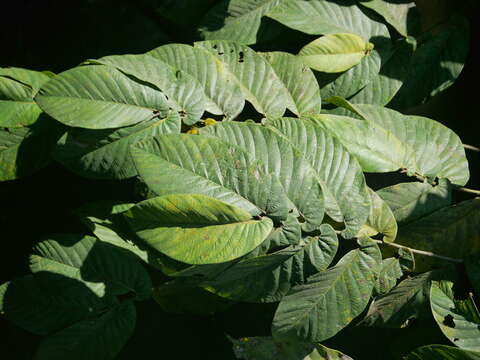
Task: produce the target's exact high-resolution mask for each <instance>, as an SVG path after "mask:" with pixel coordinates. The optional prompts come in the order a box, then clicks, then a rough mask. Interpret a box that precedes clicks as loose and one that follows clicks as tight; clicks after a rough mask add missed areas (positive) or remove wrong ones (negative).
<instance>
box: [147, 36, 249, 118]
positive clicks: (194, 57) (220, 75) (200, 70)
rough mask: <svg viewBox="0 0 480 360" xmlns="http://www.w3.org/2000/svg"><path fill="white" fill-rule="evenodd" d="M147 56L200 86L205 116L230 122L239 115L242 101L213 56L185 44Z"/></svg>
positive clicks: (163, 47) (159, 49)
mask: <svg viewBox="0 0 480 360" xmlns="http://www.w3.org/2000/svg"><path fill="white" fill-rule="evenodd" d="M147 54H148V55H150V56H152V57H154V58H156V59H160V60H161V61H163V62H165V63H167V64H168V65H170V66H171V67H173V68H175V69H179V70H182V71H184V72H185V73H187V74H189V75H191V76H192V77H194V78H195V79H196V80H197V81H198V82H199V83H200V84H201V85H202V86H203V90H204V93H205V100H206V102H205V108H206V110H207V111H208V112H210V113H212V114H216V115H221V114H225V117H226V118H227V119H230V118H235V117H236V116H237V115H238V114H239V113H240V112H241V111H242V109H243V106H244V103H245V98H244V96H243V93H242V91H241V89H240V86H239V85H238V83H237V82H235V81H234V79H233V77H232V75H231V74H230V72H229V70H228V68H227V67H226V65H225V64H224V63H223V62H221V61H218V60H217V59H216V58H215V57H214V56H213V54H211V53H209V52H208V51H204V50H202V49H201V48H200V47H193V46H190V45H184V44H168V45H164V46H160V47H158V48H156V49H154V50H152V51H149V52H148V53H147Z"/></svg>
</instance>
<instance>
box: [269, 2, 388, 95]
mask: <svg viewBox="0 0 480 360" xmlns="http://www.w3.org/2000/svg"><path fill="white" fill-rule="evenodd" d="M267 16H269V17H272V18H273V19H275V20H277V21H279V22H280V23H282V24H284V25H286V26H288V27H291V28H293V29H295V30H299V31H302V32H305V33H307V34H312V35H325V34H332V33H351V34H355V35H359V36H361V37H362V38H363V39H365V40H367V41H369V42H371V43H373V44H374V45H375V48H374V50H373V51H372V52H371V53H370V55H369V56H367V57H366V58H364V59H363V61H362V62H361V63H360V64H359V65H357V66H355V67H353V68H351V69H350V70H348V71H346V72H344V73H342V74H340V75H334V76H332V75H330V74H323V73H318V74H317V77H318V80H319V83H320V84H321V87H322V96H323V98H324V99H326V98H328V97H330V96H343V97H350V96H352V95H354V94H355V93H357V92H358V91H359V90H361V89H362V88H363V87H364V86H366V85H367V84H368V83H369V82H371V81H373V79H375V77H376V76H377V74H378V73H379V70H380V66H381V64H382V62H383V61H384V60H383V59H386V58H387V56H388V54H389V53H390V51H391V41H390V36H389V33H388V29H387V27H386V26H385V25H384V24H382V23H380V22H379V21H377V20H375V19H373V18H372V17H371V16H369V15H366V14H365V13H364V12H363V11H362V9H360V7H358V6H357V4H356V1H355V0H340V1H338V0H337V1H327V0H313V1H298V0H285V1H283V2H282V3H281V4H279V5H278V6H277V7H275V8H274V9H273V10H272V11H270V12H269V13H268V14H267Z"/></svg>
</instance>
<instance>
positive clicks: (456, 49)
mask: <svg viewBox="0 0 480 360" xmlns="http://www.w3.org/2000/svg"><path fill="white" fill-rule="evenodd" d="M437 32H438V30H437ZM437 32H433V33H431V34H427V35H426V36H425V39H424V41H423V42H422V43H421V45H419V47H418V48H417V50H416V51H415V53H414V55H413V57H412V61H411V63H410V65H409V72H408V75H407V77H406V79H405V82H404V84H403V86H402V88H401V89H400V91H399V92H398V93H397V95H396V96H395V98H394V99H393V101H392V103H391V106H392V107H394V108H399V109H405V108H409V107H412V106H415V105H418V104H419V103H422V102H425V101H426V100H428V98H430V97H431V96H435V95H436V94H438V93H440V92H441V91H443V90H445V89H447V88H448V87H450V86H451V85H452V84H453V83H454V82H455V80H456V79H457V78H458V76H459V75H460V73H461V71H462V69H463V66H464V64H465V61H466V59H467V55H468V50H469V43H470V41H469V34H470V30H469V26H468V22H467V20H466V19H464V18H459V17H452V20H451V21H450V23H448V24H447V26H444V28H443V29H442V31H441V32H440V33H437Z"/></svg>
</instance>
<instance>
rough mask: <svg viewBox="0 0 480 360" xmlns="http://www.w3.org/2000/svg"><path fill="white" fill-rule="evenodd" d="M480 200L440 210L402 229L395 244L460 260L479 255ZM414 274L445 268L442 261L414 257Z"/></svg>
mask: <svg viewBox="0 0 480 360" xmlns="http://www.w3.org/2000/svg"><path fill="white" fill-rule="evenodd" d="M479 222H480V199H472V200H467V201H464V202H461V203H459V204H457V205H454V206H451V207H446V208H442V209H440V210H438V211H436V212H434V213H432V214H430V215H428V216H426V217H423V218H421V219H419V220H417V221H414V222H411V223H409V224H408V225H406V226H404V227H401V228H400V231H399V233H398V237H397V240H396V242H397V243H399V244H401V245H405V246H408V247H411V248H414V249H418V250H423V251H430V252H432V253H434V254H437V255H443V256H448V257H451V258H456V259H462V258H466V257H467V256H468V255H471V254H474V253H476V252H480V227H479ZM415 263H416V270H415V271H425V270H429V269H430V268H431V267H433V266H436V265H437V266H438V265H440V266H441V265H445V260H442V259H438V258H434V257H430V256H421V255H415Z"/></svg>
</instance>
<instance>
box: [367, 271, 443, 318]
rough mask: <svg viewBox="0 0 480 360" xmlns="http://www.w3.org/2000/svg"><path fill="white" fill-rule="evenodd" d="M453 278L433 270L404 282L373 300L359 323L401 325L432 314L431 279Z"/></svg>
mask: <svg viewBox="0 0 480 360" xmlns="http://www.w3.org/2000/svg"><path fill="white" fill-rule="evenodd" d="M447 277H450V274H448V272H447V273H446V274H445V273H444V272H443V271H440V270H437V271H430V272H426V273H423V274H419V275H416V276H414V277H411V278H407V279H405V280H403V281H401V282H400V283H399V284H398V285H397V286H396V287H394V288H393V289H392V290H391V291H390V292H388V293H387V294H385V295H382V296H379V297H378V298H376V299H375V300H374V302H373V303H372V304H371V305H370V308H369V309H368V313H367V315H366V316H365V318H364V319H363V320H362V321H361V322H360V323H359V324H358V325H360V326H374V327H385V328H400V327H404V326H406V325H407V323H408V321H409V320H410V319H412V318H417V319H419V318H424V317H427V316H430V309H429V305H428V303H429V300H428V297H429V291H430V284H431V281H432V279H433V280H435V279H444V278H447Z"/></svg>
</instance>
